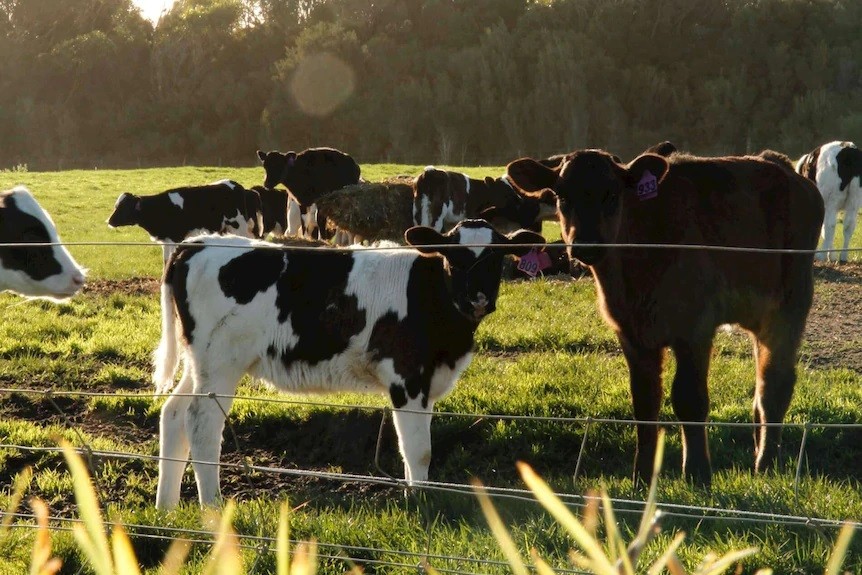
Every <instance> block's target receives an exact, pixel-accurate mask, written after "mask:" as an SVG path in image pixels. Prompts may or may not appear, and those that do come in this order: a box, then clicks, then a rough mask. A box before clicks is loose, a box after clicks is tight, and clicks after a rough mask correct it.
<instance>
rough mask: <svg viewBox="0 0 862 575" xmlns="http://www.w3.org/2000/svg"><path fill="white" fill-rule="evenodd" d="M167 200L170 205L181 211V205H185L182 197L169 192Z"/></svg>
mask: <svg viewBox="0 0 862 575" xmlns="http://www.w3.org/2000/svg"><path fill="white" fill-rule="evenodd" d="M168 199H169V200H171V203H172V204H173V205H175V206H176V207H178V208H179V209H183V204H184V203H185V198H183V196H182V195H180V194H178V193H176V192H171V193H169V194H168Z"/></svg>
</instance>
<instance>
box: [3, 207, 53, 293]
mask: <svg viewBox="0 0 862 575" xmlns="http://www.w3.org/2000/svg"><path fill="white" fill-rule="evenodd" d="M50 242H51V236H50V234H49V233H48V230H47V229H46V228H45V224H43V223H42V221H41V220H40V219H39V218H36V217H34V216H32V215H30V214H28V213H26V212H24V211H21V209H20V208H18V206H17V204H16V200H15V192H14V191H11V192H6V193H3V194H0V243H3V244H6V243H24V244H28V243H31V244H34V243H50ZM0 263H2V265H3V267H4V268H6V269H8V270H16V271H20V272H23V273H25V274H27V275H28V276H30V277H31V278H33V279H34V280H36V281H41V280H43V279H45V278H47V277H50V276H53V275H57V274H59V273H61V272H62V271H63V268H62V266H61V265H60V262H58V261H57V260H56V259H54V249H53V248H52V247H51V246H41V247H17V246H16V247H0Z"/></svg>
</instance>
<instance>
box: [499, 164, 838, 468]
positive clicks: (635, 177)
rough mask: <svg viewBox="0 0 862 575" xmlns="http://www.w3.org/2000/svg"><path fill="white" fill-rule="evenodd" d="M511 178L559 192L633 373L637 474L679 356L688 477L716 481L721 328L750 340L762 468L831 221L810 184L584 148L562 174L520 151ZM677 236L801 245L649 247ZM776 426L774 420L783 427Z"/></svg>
mask: <svg viewBox="0 0 862 575" xmlns="http://www.w3.org/2000/svg"><path fill="white" fill-rule="evenodd" d="M507 172H508V174H509V177H510V178H511V179H512V181H513V182H514V183H515V184H516V185H517V186H519V187H520V188H521V189H522V190H524V191H525V192H526V193H540V192H541V191H542V190H545V189H546V188H550V189H552V190H553V191H554V193H555V194H556V196H557V200H558V211H559V223H560V228H561V231H562V236H563V239H564V240H566V242H567V243H568V244H571V247H570V248H569V257H571V258H576V259H578V260H579V261H581V262H582V263H584V264H585V265H587V266H589V267H590V270H591V271H592V274H593V277H594V278H595V281H596V284H597V292H598V303H599V308H600V310H601V313H602V315H603V316H604V319H605V321H606V322H607V323H608V324H609V325H610V327H611V328H612V329H613V330H614V332H615V333H616V335H617V338H618V340H619V342H620V345H621V347H622V351H623V355H624V357H625V359H626V362H627V364H628V368H629V376H630V383H631V390H632V403H633V407H634V415H635V419H636V420H638V423H637V451H636V456H635V473H636V477H639V478H641V479H647V478H649V477H650V475H651V470H652V465H653V458H654V454H655V450H656V440H657V433H658V429H657V427H656V425H655V424H653V423H651V422H653V421H655V420H656V419H657V418H658V414H659V409H660V407H661V402H662V367H663V363H664V352H665V350H666V348H670V349H671V350H672V351H673V352H674V355H675V357H676V365H677V367H676V373H675V375H674V379H673V383H672V388H671V401H672V405H673V409H674V412H675V414H676V416H677V417H678V418H679V420H680V421H681V422H693V423H691V424H686V423H683V424H682V435H683V471H684V473H685V475H686V477H688V478H690V479H694V480H695V481H697V482H699V483H702V484H709V483H710V480H711V477H712V468H711V463H710V457H709V450H708V446H707V434H706V428H705V427H704V425H703V422H705V421H706V419H707V416H708V413H709V395H708V390H707V372H708V369H709V361H710V354H711V351H712V340H713V337H714V335H715V331H716V329H717V328H718V326H721V325H723V324H738V325H739V326H741V327H742V328H743V329H745V330H746V331H748V332H749V333H750V334H751V336H752V341H753V344H754V356H755V359H756V364H757V374H756V385H755V392H754V416H755V423H756V424H758V425H757V427H756V430H755V470H756V471H758V472H762V471H764V470H766V469H768V468H769V467H770V465H771V464H772V463H773V462H774V460H775V459H776V456H777V454H778V451H779V440H780V435H781V428H780V423H781V422H782V421H783V418H784V415H785V413H786V411H787V409H788V406H789V405H790V400H791V397H792V395H793V388H794V385H795V381H796V371H795V366H796V354H797V351H798V349H799V344H800V341H801V338H802V332H803V330H804V328H805V321H806V318H807V316H808V311H809V308H810V307H811V301H812V294H813V285H814V284H813V270H812V262H813V258H814V256H813V250H814V249H815V248H816V246H817V234H818V233H819V230H820V225H821V224H822V222H823V211H824V208H823V200H822V198H821V197H820V194H818V193H817V189H816V187H815V186H814V185H813V184H812V183H811V182H810V181H808V180H806V179H804V178H802V177H800V176H798V175H797V174H796V173H795V172H794V171H793V170H792V169H790V168H788V167H787V166H786V165H782V164H781V163H776V162H774V161H770V160H766V159H764V158H761V157H756V156H745V157H721V158H699V157H694V156H689V155H686V154H681V153H675V154H672V155H670V156H669V157H667V158H665V157H662V156H659V155H656V154H643V155H641V156H638V157H637V158H636V159H634V160H633V161H632V162H630V163H628V164H623V163H621V162H619V161H618V160H617V159H615V157H614V156H612V155H611V154H609V153H607V152H605V151H602V150H580V151H576V152H573V153H571V154H569V155H568V156H566V158H565V159H564V161H563V162H562V163H561V164H560V166H559V167H558V168H557V169H552V168H548V167H547V166H543V165H542V164H540V163H538V162H536V161H535V160H532V159H529V158H522V159H520V160H516V161H514V162H512V163H510V164H509V165H508V167H507ZM602 244H669V245H671V246H673V245H706V246H731V247H734V248H770V249H772V248H774V249H784V250H787V249H789V250H800V251H798V252H795V251H794V252H793V253H775V252H769V251H766V252H763V251H760V252H754V251H750V252H744V251H723V250H717V249H708V248H704V249H673V248H670V249H647V248H640V249H638V248H626V247H602ZM775 424H779V425H775Z"/></svg>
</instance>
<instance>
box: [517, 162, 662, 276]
mask: <svg viewBox="0 0 862 575" xmlns="http://www.w3.org/2000/svg"><path fill="white" fill-rule="evenodd" d="M506 171H507V174H508V175H509V178H511V180H512V182H514V184H515V185H516V186H518V187H519V188H521V189H522V190H524V192H526V193H528V194H537V195H538V194H542V193H543V192H544V190H546V189H551V190H553V191H554V193H555V194H556V196H557V216H558V217H559V220H560V230H561V232H562V236H563V239H564V240H565V241H566V243H568V244H575V243H582V244H604V243H613V242H614V240H615V239H616V237H617V233H618V231H619V223H620V214H621V207H622V200H623V195H624V194H629V195H631V196H638V197H644V198H646V197H651V196H650V194H653V195H654V194H655V193H656V192H657V191H658V186H659V184H660V183H661V181H662V179H663V178H664V177H665V175H666V174H667V171H668V162H667V160H666V159H665V158H663V157H661V156H659V155H656V154H652V153H649V154H642V155H640V156H638V157H637V158H635V159H634V160H632V161H631V162H630V163H629V164H623V163H621V162H620V160H619V158H617V157H616V156H614V155H612V154H609V153H607V152H605V151H602V150H581V151H577V152H573V153H571V154H568V155H567V156H566V157H565V159H564V160H563V161H562V162H561V163H560V164H559V166H558V167H556V168H551V167H548V166H545V165H543V164H541V163H540V162H537V161H536V160H533V159H532V158H523V159H520V160H515V161H514V162H512V163H510V164H509V165H508V166H507V168H506ZM605 253H606V250H602V249H600V248H598V249H597V248H589V247H578V246H574V247H571V248H569V257H570V258H576V259H578V260H580V261H581V262H583V263H584V264H586V265H594V264H595V263H597V262H599V261H600V260H601V259H602V257H603V256H604V254H605Z"/></svg>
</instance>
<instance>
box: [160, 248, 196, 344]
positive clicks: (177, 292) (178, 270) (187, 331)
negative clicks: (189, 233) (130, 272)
mask: <svg viewBox="0 0 862 575" xmlns="http://www.w3.org/2000/svg"><path fill="white" fill-rule="evenodd" d="M201 249H203V244H201V243H200V242H193V243H189V244H184V245H181V246H178V247H177V249H176V251H175V252H174V253H173V254H172V255H171V257H170V259H169V260H168V263H167V264H166V265H165V273H164V276H163V277H162V284H164V285H169V286H171V289H172V290H173V294H174V296H173V297H174V305H176V308H177V316H179V318H180V324H181V325H182V327H183V337H184V338H185V340H186V341H187V342H188V343H190V344H191V343H192V339H193V334H194V331H195V320H194V318H193V317H192V314H191V311H190V309H189V290H188V279H189V260H190V259H191V258H192V257H193V256H194V255H195V254H196V253H198V252H199V251H201Z"/></svg>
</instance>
